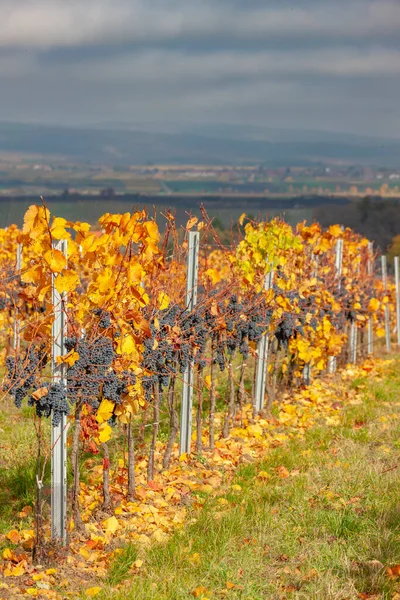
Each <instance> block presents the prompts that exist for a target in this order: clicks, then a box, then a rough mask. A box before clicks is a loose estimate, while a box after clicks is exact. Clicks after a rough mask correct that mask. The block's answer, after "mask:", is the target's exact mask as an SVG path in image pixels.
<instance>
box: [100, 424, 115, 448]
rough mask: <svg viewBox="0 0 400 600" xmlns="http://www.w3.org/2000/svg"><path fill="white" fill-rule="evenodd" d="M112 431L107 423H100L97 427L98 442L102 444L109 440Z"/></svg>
mask: <svg viewBox="0 0 400 600" xmlns="http://www.w3.org/2000/svg"><path fill="white" fill-rule="evenodd" d="M111 434H112V429H111V427H110V426H109V424H108V423H102V424H101V425H100V427H99V440H100V442H101V443H102V444H105V443H106V442H108V440H109V439H111Z"/></svg>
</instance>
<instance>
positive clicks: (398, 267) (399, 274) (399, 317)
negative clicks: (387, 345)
mask: <svg viewBox="0 0 400 600" xmlns="http://www.w3.org/2000/svg"><path fill="white" fill-rule="evenodd" d="M399 263H400V259H399V257H398V256H395V257H394V277H395V282H396V329H397V345H398V346H399V347H400V264H399Z"/></svg>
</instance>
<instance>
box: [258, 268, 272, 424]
mask: <svg viewBox="0 0 400 600" xmlns="http://www.w3.org/2000/svg"><path fill="white" fill-rule="evenodd" d="M273 278H274V273H273V271H271V272H270V273H268V275H267V276H266V278H265V283H264V289H265V290H266V291H267V290H270V289H271V288H272V281H273ZM268 345H269V333H268V328H267V331H266V332H265V334H264V335H263V336H262V338H261V340H260V341H259V342H258V348H257V370H256V387H255V408H256V411H257V412H260V411H261V410H262V409H263V408H264V399H265V383H266V379H267V362H268Z"/></svg>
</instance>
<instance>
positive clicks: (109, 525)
mask: <svg viewBox="0 0 400 600" xmlns="http://www.w3.org/2000/svg"><path fill="white" fill-rule="evenodd" d="M102 526H103V529H104V531H106V532H107V533H115V532H116V531H117V529H119V523H118V520H117V518H116V517H110V518H109V519H106V520H105V521H103V523H102Z"/></svg>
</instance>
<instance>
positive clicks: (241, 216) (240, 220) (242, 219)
mask: <svg viewBox="0 0 400 600" xmlns="http://www.w3.org/2000/svg"><path fill="white" fill-rule="evenodd" d="M245 218H246V213H242V214H241V215H240V217H239V225H240V226H242V225H243V221H244V220H245Z"/></svg>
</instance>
